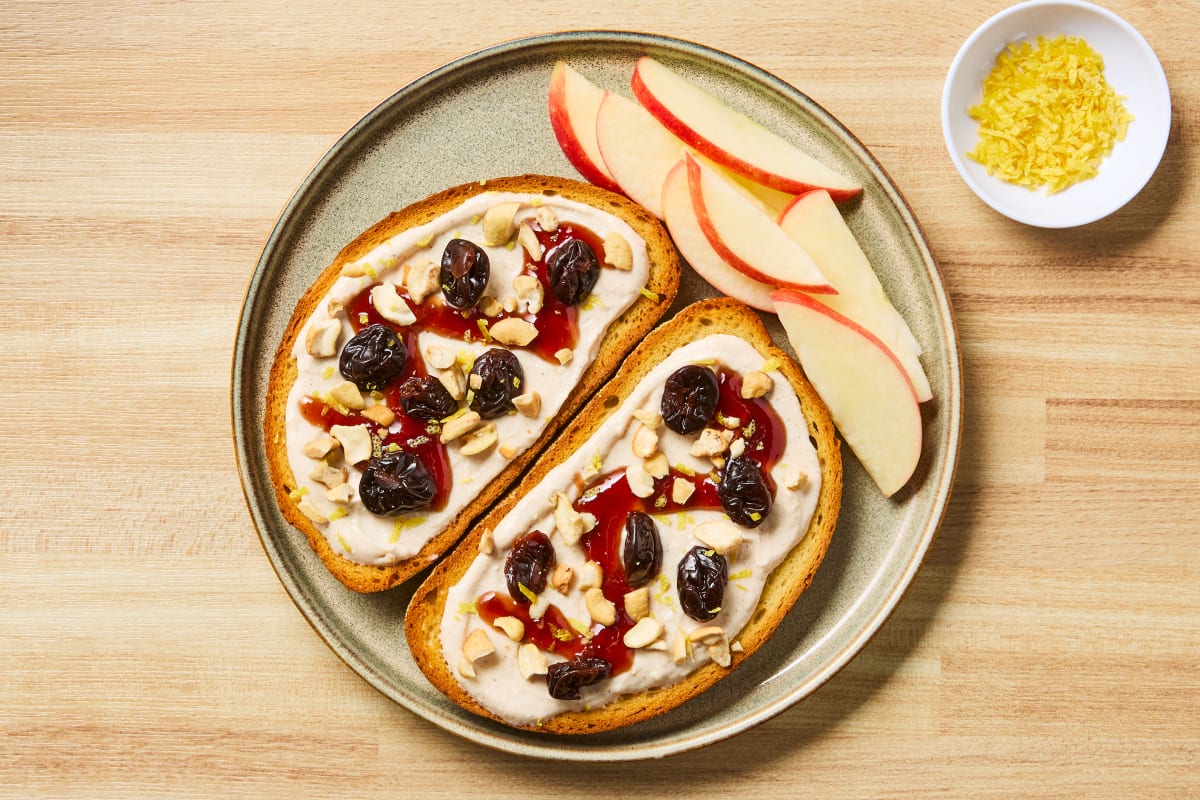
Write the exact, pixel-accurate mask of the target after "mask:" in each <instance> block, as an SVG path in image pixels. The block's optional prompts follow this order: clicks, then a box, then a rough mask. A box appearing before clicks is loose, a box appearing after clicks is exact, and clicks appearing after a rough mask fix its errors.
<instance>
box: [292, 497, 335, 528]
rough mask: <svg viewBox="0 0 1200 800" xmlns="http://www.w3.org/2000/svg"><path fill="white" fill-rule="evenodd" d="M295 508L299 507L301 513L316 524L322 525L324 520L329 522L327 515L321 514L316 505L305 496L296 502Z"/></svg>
mask: <svg viewBox="0 0 1200 800" xmlns="http://www.w3.org/2000/svg"><path fill="white" fill-rule="evenodd" d="M296 508H298V509H300V513H301V514H303V515H304V516H306V517H308V518H309V519H310V520H312V521H313V522H315V523H317V524H318V525H324V524H325V523H326V522H329V517H327V516H325V515H324V514H322V513H321V511H320V509H318V508H317V507H316V506H314V505H313V504H312V501H311V500H309V499H308V498H307V497H305V498H304V499H303V500H301V501H300V502H299V503H297V504H296Z"/></svg>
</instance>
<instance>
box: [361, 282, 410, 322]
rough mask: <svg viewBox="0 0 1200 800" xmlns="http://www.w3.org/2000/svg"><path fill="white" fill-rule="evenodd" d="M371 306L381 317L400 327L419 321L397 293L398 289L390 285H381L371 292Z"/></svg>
mask: <svg viewBox="0 0 1200 800" xmlns="http://www.w3.org/2000/svg"><path fill="white" fill-rule="evenodd" d="M371 304H372V305H373V306H374V307H375V310H376V311H378V312H379V316H381V317H383V318H384V319H386V320H387V321H388V322H392V323H395V324H396V325H399V326H400V327H404V326H406V325H412V324H413V323H414V322H416V321H417V316H416V314H413V312H412V309H411V308H409V307H408V303H406V302H404V298H403V297H401V296H400V295H399V294H397V293H396V287H395V286H393V285H392V284H390V283H381V284H379V285H378V286H376V287H375V288H374V289H372V290H371Z"/></svg>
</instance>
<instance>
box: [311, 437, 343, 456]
mask: <svg viewBox="0 0 1200 800" xmlns="http://www.w3.org/2000/svg"><path fill="white" fill-rule="evenodd" d="M341 446H342V444H341V442H339V441H338V440H337V439H335V438H333V437H332V436H322V437H320V438H319V439H313V440H312V441H311V442H309V443H308V444H306V445H304V455H306V456H308V457H309V458H324V457H325V456H327V455H329V454H330V453H332V452H333V451H334V450H337V449H339V448H340V447H341Z"/></svg>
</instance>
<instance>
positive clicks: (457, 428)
mask: <svg viewBox="0 0 1200 800" xmlns="http://www.w3.org/2000/svg"><path fill="white" fill-rule="evenodd" d="M482 421H483V418H482V417H480V416H479V413H478V412H475V411H466V412H464V413H462V414H459V415H458V416H457V417H455V418H454V419H452V420H450V421H449V422H447V423H445V424H444V425H442V432H441V433H440V434H439V435H438V439H440V440H441V442H442V443H443V444H445V443H446V442H453V441H454V440H455V439H457V438H458V437H460V436H462V435H464V434H467V433H470V432H471V431H473V430H475V429H476V428H477V427H479V423H480V422H482Z"/></svg>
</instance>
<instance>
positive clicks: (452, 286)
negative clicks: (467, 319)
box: [439, 239, 492, 309]
mask: <svg viewBox="0 0 1200 800" xmlns="http://www.w3.org/2000/svg"><path fill="white" fill-rule="evenodd" d="M491 276H492V265H491V261H490V259H488V254H487V253H485V252H484V251H483V248H481V247H480V246H479V245H477V244H475V243H474V242H468V241H467V240H466V239H451V240H450V241H449V242H447V243H446V249H445V250H443V251H442V270H441V273H440V276H439V277H440V279H441V283H442V294H444V295H445V296H446V302H447V303H449V304H450V305H452V306H454V307H455V308H457V309H467V308H471V307H472V306H474V305H475V304H476V303H478V302H479V299H480V298H481V297H483V291H484V290H485V289H487V285H488V279H489V278H491Z"/></svg>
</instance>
